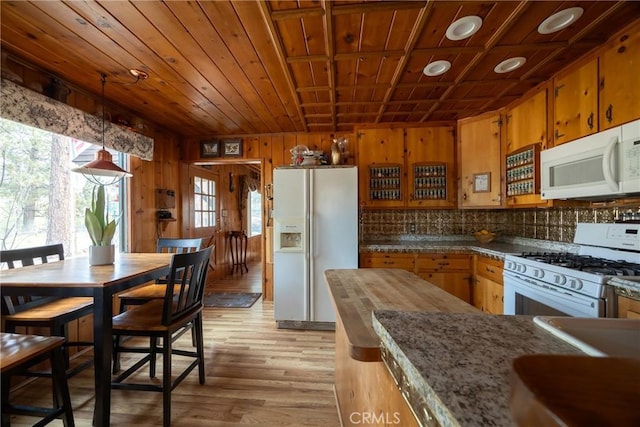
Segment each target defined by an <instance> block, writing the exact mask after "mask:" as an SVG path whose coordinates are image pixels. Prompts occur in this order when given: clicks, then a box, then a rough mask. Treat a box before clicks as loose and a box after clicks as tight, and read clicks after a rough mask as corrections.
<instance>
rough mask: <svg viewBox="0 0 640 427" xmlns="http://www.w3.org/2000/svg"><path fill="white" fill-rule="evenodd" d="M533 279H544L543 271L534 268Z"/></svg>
mask: <svg viewBox="0 0 640 427" xmlns="http://www.w3.org/2000/svg"><path fill="white" fill-rule="evenodd" d="M533 277H535V278H536V279H542V278H543V277H544V270H543V269H541V268H534V269H533Z"/></svg>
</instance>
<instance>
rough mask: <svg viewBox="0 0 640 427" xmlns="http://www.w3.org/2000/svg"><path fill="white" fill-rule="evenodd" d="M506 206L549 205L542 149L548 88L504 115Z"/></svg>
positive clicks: (545, 135)
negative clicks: (542, 171)
mask: <svg viewBox="0 0 640 427" xmlns="http://www.w3.org/2000/svg"><path fill="white" fill-rule="evenodd" d="M505 117H506V119H505V126H504V128H505V132H504V133H505V136H506V154H505V157H504V158H505V161H504V163H505V170H506V174H505V176H506V205H507V206H508V207H520V206H523V207H524V206H548V205H550V203H551V201H549V200H542V199H541V198H540V150H544V149H546V148H547V145H548V137H547V87H546V85H545V86H543V87H542V88H541V89H539V90H538V91H537V92H535V93H534V94H533V95H530V96H528V97H527V98H526V99H525V100H523V101H522V102H520V103H519V104H517V105H515V106H513V107H511V108H509V109H508V110H507V111H506V112H505Z"/></svg>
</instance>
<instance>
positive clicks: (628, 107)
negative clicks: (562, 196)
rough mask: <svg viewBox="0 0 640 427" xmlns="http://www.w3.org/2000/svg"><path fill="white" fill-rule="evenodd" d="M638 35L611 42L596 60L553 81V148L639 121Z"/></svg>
mask: <svg viewBox="0 0 640 427" xmlns="http://www.w3.org/2000/svg"><path fill="white" fill-rule="evenodd" d="M639 65H640V32H639V31H634V32H630V31H629V32H627V33H624V34H621V35H620V36H618V37H616V38H615V39H614V40H612V41H611V42H610V43H609V44H608V45H607V47H606V48H604V49H602V50H601V51H600V52H599V54H598V56H597V57H595V56H594V57H593V59H591V60H590V61H589V62H586V63H583V64H582V65H580V66H578V67H570V68H569V69H568V70H567V71H565V72H562V73H560V74H558V76H557V77H556V78H554V79H553V91H554V94H553V110H554V135H553V140H554V143H553V145H560V144H564V143H565V142H569V141H573V140H574V139H577V138H580V137H583V136H586V135H590V134H592V133H595V132H598V131H603V130H606V129H609V128H611V127H614V126H618V125H621V124H623V123H627V122H630V121H632V120H635V119H637V118H640V85H638V84H637V83H635V82H636V81H637V80H638V66H639Z"/></svg>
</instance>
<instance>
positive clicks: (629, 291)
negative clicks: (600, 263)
mask: <svg viewBox="0 0 640 427" xmlns="http://www.w3.org/2000/svg"><path fill="white" fill-rule="evenodd" d="M631 279H632V278H631V277H630V278H626V279H624V278H622V277H612V278H610V279H609V281H608V282H607V284H609V285H611V286H614V287H615V288H616V292H617V293H618V295H622V296H625V297H629V298H633V299H636V300H638V301H640V277H638V278H637V280H631Z"/></svg>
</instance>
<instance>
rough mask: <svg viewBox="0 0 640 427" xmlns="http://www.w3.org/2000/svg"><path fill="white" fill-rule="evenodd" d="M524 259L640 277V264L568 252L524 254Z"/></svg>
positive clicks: (589, 270)
mask: <svg viewBox="0 0 640 427" xmlns="http://www.w3.org/2000/svg"><path fill="white" fill-rule="evenodd" d="M521 257H522V258H526V259H530V260H533V261H538V262H542V263H545V264H550V265H555V266H559V267H565V268H569V269H572V270H579V271H585V272H588V273H593V274H599V275H603V276H640V264H636V263H632V262H626V261H612V260H608V259H605V258H596V257H592V256H589V255H577V254H572V253H568V252H524V253H523V254H522V255H521Z"/></svg>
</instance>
